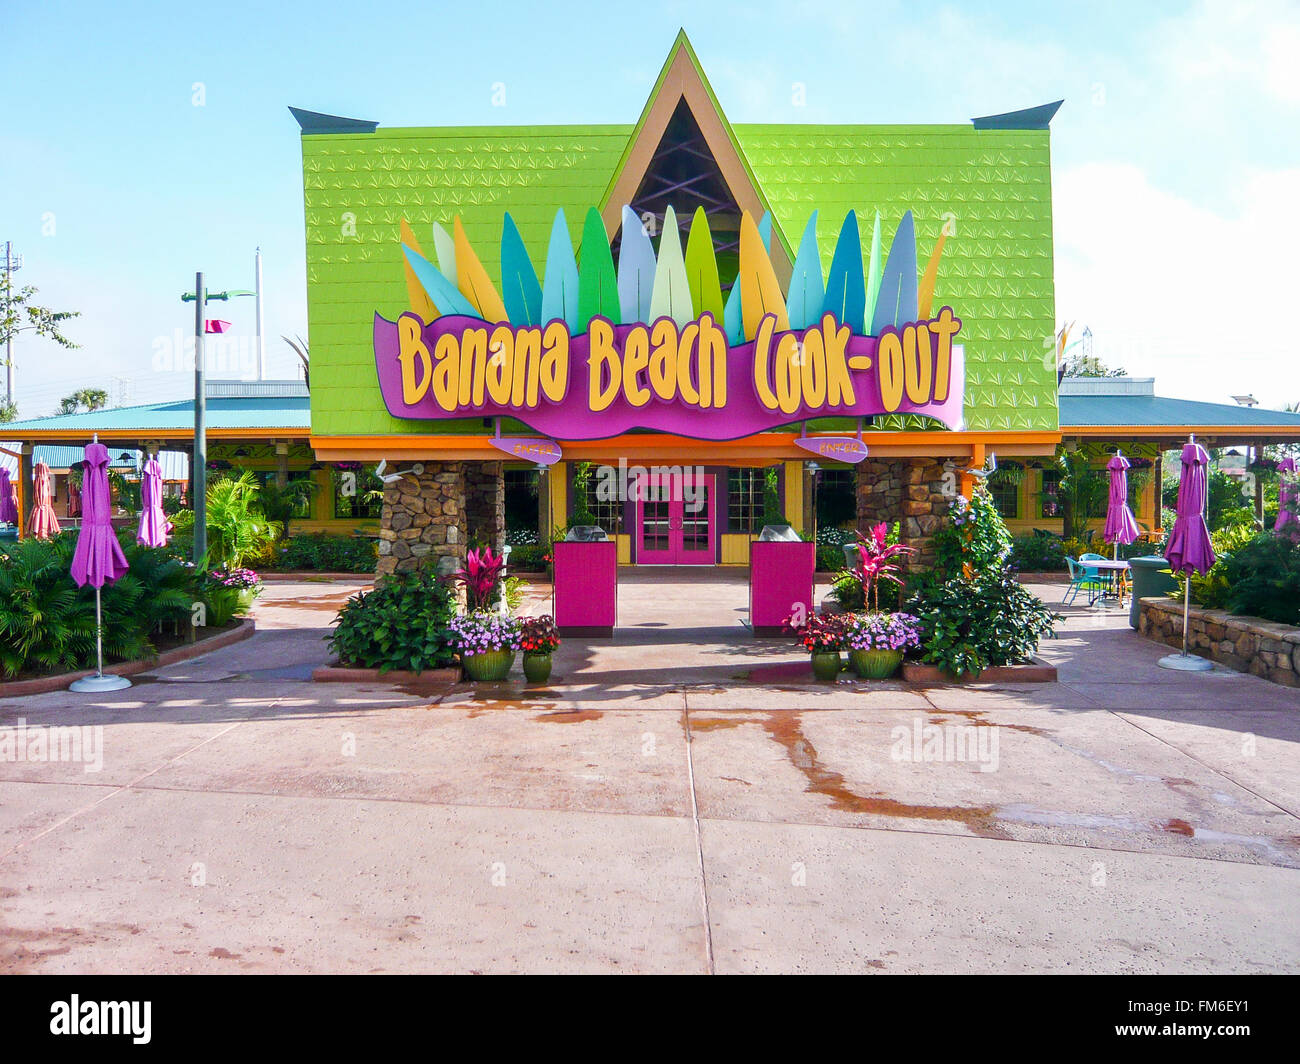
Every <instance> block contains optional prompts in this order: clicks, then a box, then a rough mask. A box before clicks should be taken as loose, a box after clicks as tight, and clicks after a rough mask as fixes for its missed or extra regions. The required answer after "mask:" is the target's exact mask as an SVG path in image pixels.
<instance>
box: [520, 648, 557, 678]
mask: <svg viewBox="0 0 1300 1064" xmlns="http://www.w3.org/2000/svg"><path fill="white" fill-rule="evenodd" d="M524 676H526V677H527V678H528V682H529V683H545V682H546V681H547V680H549V679H550V678H551V655H550V654H525V655H524Z"/></svg>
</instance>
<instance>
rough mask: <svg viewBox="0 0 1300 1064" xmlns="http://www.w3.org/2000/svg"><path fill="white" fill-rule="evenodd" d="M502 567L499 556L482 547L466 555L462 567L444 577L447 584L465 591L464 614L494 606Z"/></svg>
mask: <svg viewBox="0 0 1300 1064" xmlns="http://www.w3.org/2000/svg"><path fill="white" fill-rule="evenodd" d="M504 565H505V559H503V558H502V557H501V555H499V554H493V553H492V549H491V548H490V547H484V548H483V549H482V550H472V551H470V552H469V553H467V554H466V555H465V564H464V566H463V567H461V568H460V569H458V570H457V571H456V572H454V573H452V574H451V575H450V576H448V577H446V580H447V581H448V582H449V583H453V584H458V585H459V586H461V587H463V588H464V589H465V610H466V612H468V613H474V612H475V611H477V610H483V609H489V608H490V607H492V606H493V605H495V603H496V599H497V593H498V589H499V588H500V585H501V570H502V568H503V567H504Z"/></svg>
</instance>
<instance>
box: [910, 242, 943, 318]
mask: <svg viewBox="0 0 1300 1064" xmlns="http://www.w3.org/2000/svg"><path fill="white" fill-rule="evenodd" d="M947 239H948V231H947V225H946V223H945V228H943V229H940V230H939V239H938V240H936V241H935V242H934V250H933V251H932V252H930V261H929V263H928V264H927V265H926V267H925V276H924V277H922V278H921V287H920V289H919V290H918V291H917V293H916V316H917V318H918V319H920V320H922V321H924V320H925V319H926V318H928V317H929V316H930V308H931V307H932V306H933V305H934V284H935V281H936V280H938V277H939V259H941V258H942V257H943V245H944V242H945V241H946V240H947Z"/></svg>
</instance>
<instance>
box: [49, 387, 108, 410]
mask: <svg viewBox="0 0 1300 1064" xmlns="http://www.w3.org/2000/svg"><path fill="white" fill-rule="evenodd" d="M106 406H108V392H106V391H104V389H103V388H78V389H77V390H76V391H75V392H73V393H72V394H71V395H65V396H64V397H63V398H62V399H60V400H59V413H60V414H75V413H76V412H77V411H78V410H87V411H94V410H102V409H104V407H106Z"/></svg>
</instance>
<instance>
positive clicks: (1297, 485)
mask: <svg viewBox="0 0 1300 1064" xmlns="http://www.w3.org/2000/svg"><path fill="white" fill-rule="evenodd" d="M1277 471H1278V473H1280V474H1281V478H1280V479H1279V480H1278V484H1277V520H1276V521H1275V522H1274V523H1273V531H1274V532H1275V533H1277V534H1278V535H1279V536H1285V537H1286V538H1287V539H1289V540H1290V541H1291V542H1292V543H1300V481H1297V479H1296V461H1295V459H1294V458H1283V459H1282V461H1281V462H1279V463H1278V467H1277Z"/></svg>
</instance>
